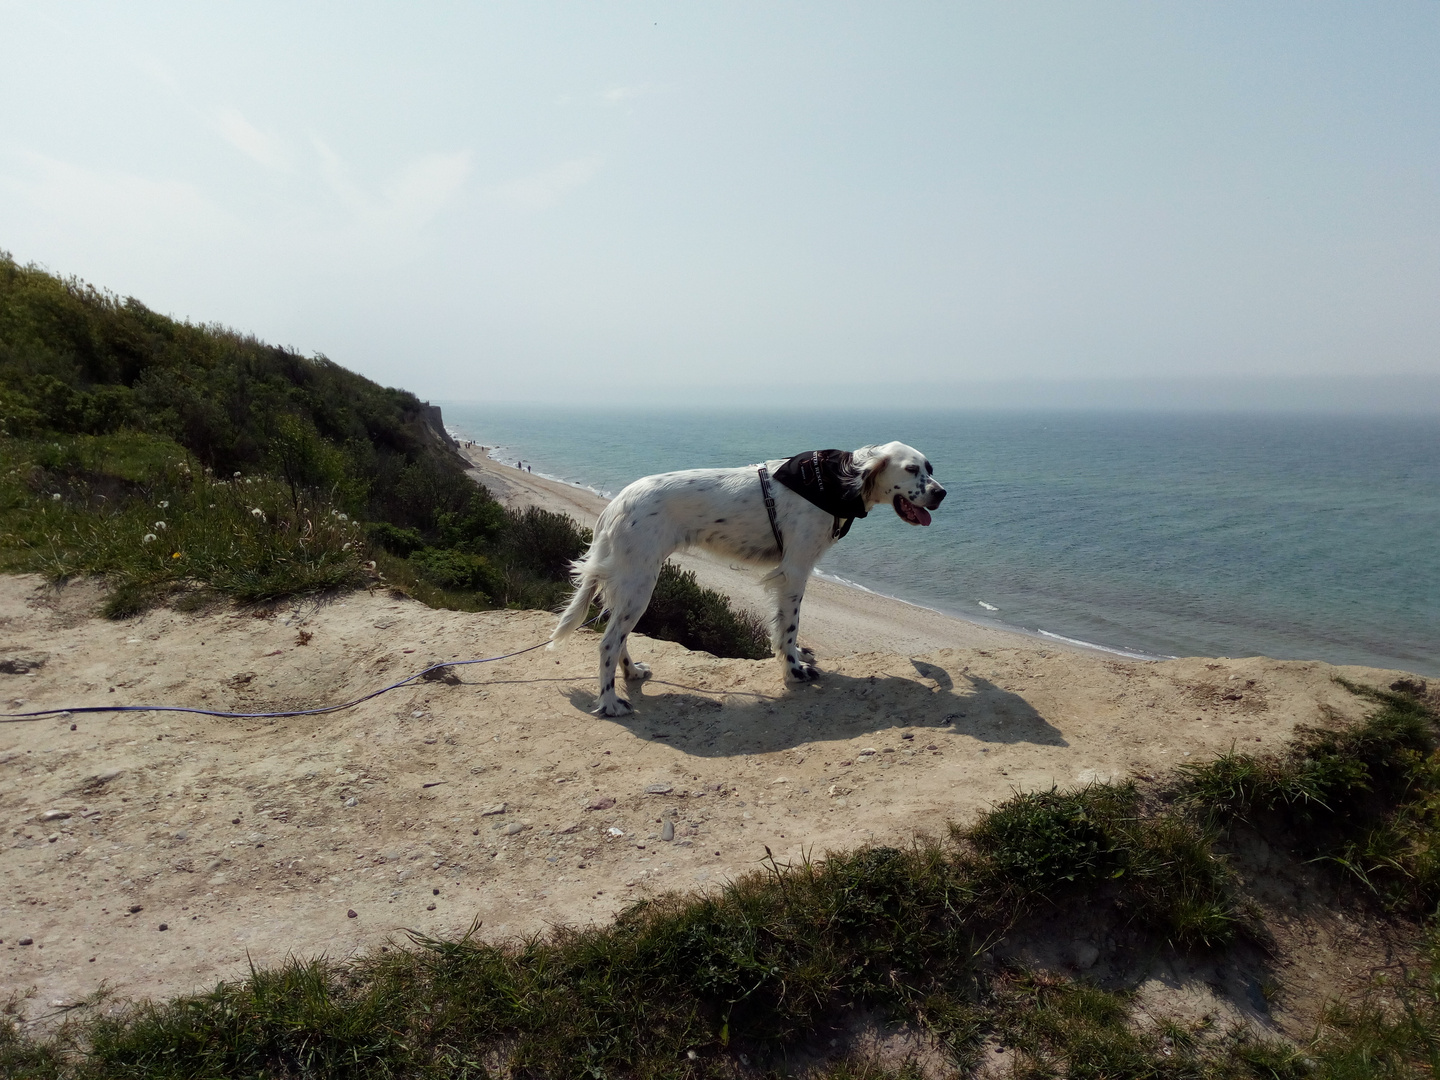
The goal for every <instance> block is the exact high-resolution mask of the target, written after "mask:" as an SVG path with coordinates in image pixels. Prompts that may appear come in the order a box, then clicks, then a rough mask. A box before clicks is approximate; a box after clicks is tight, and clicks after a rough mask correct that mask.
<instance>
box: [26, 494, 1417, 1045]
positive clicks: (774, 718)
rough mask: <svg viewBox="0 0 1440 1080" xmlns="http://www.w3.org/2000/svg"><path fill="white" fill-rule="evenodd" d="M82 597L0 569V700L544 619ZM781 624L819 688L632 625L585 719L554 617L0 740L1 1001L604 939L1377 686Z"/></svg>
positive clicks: (901, 627)
mask: <svg viewBox="0 0 1440 1080" xmlns="http://www.w3.org/2000/svg"><path fill="white" fill-rule="evenodd" d="M511 471H512V472H513V470H511ZM526 480H527V481H528V482H530V483H533V484H535V485H536V486H537V487H540V485H542V484H543V483H545V482H543V481H540V480H530V478H528V477H527V478H526ZM486 482H487V483H489V484H490V485H491V486H492V488H493V489H494V490H495V491H496V494H497V495H500V496H502V497H507V498H510V497H519V494H520V493H519V492H518V491H516V492H506V491H505V490H503V489H502V488H501V486H500V484H499V483H498V481H497V479H496V477H494V476H492V475H490V474H489V473H487V474H486ZM555 487H557V488H561V489H563V485H555ZM562 497H563V498H566V499H576V498H579V497H580V496H578V495H575V494H573V493H571V491H570V489H564V490H562V492H561V493H560V494H558V495H556V498H557V499H559V498H562ZM557 505H558V504H557ZM720 569H721V570H724V571H726V572H730V571H728V568H727V567H721V568H720ZM832 590H833V592H834V594H835V597H837V599H834V601H833V603H832V595H831V594H832ZM846 594H849V595H846ZM98 599H99V593H98V591H97V590H96V588H95V587H94V586H91V585H85V584H80V585H72V586H69V587H66V588H63V589H59V590H57V589H52V588H50V587H47V586H45V585H44V583H43V582H42V581H41V580H40V579H39V578H36V577H33V576H10V577H0V642H3V647H0V671H4V669H7V668H8V669H11V670H13V671H22V672H23V669H25V668H26V667H30V668H31V670H29V671H28V673H0V694H3V701H4V704H5V705H6V706H7V707H8V709H11V710H16V709H21V708H24V709H37V708H43V707H57V706H78V705H96V704H115V703H133V704H160V703H163V704H194V705H199V706H203V707H208V708H212V709H220V710H233V711H253V712H261V711H269V710H281V709H287V708H296V707H302V708H303V707H309V706H316V705H321V704H328V703H333V702H337V701H343V700H347V699H349V698H351V697H354V696H358V695H360V694H362V693H365V692H368V691H371V690H374V689H376V688H378V687H380V686H383V685H386V684H387V683H389V682H392V681H394V680H395V679H397V678H400V677H402V676H404V675H407V674H410V673H411V672H413V671H416V670H418V669H419V668H421V667H423V666H425V664H426V663H428V662H430V661H432V660H433V659H437V658H438V659H446V660H451V659H454V660H464V659H470V658H474V657H485V656H492V655H495V654H500V653H505V652H509V651H511V650H515V649H521V648H525V647H527V646H531V645H534V644H536V643H538V642H542V641H544V640H545V638H546V637H547V635H548V633H549V631H550V628H551V626H552V624H553V616H550V615H547V614H544V613H539V612H484V613H478V614H472V613H457V612H446V611H436V610H431V609H429V608H426V607H424V606H422V605H420V604H418V603H415V602H413V601H410V600H408V599H405V598H403V597H397V596H395V595H394V594H392V593H390V592H389V591H388V590H383V589H381V590H377V591H373V592H369V593H365V592H361V593H356V594H351V595H348V596H346V597H344V598H341V599H338V600H334V601H331V602H328V603H323V604H314V603H311V604H306V605H301V606H296V607H291V608H287V609H283V610H279V611H275V612H270V613H262V614H260V615H259V616H257V615H256V614H254V613H249V612H241V611H236V610H234V609H232V608H228V607H226V608H218V609H215V610H211V611H208V612H200V613H192V614H184V613H180V612H176V611H172V610H160V611H155V612H151V613H149V614H147V615H145V616H143V617H140V618H137V619H133V620H130V621H127V622H119V623H117V622H108V621H105V620H102V619H99V618H96V617H94V614H93V613H94V610H95V607H96V604H97V602H98ZM805 614H806V617H807V621H806V624H805V626H806V627H807V628H809V629H810V633H809V634H808V635H806V636H807V637H808V638H809V640H810V641H811V642H812V643H813V644H814V647H815V648H816V649H817V652H819V653H820V655H821V661H822V667H823V669H824V671H825V675H824V677H823V679H822V681H821V682H820V683H819V684H817V685H812V686H806V687H802V688H797V689H791V690H787V689H786V688H785V687H784V685H783V684H782V681H781V676H780V671H779V668H778V666H777V665H776V664H775V663H774V662H773V661H746V660H720V659H716V658H714V657H712V656H710V655H708V654H705V653H690V652H688V651H686V650H685V649H683V648H681V647H680V646H678V645H674V644H670V643H665V642H653V641H648V640H646V639H644V638H638V639H636V640H635V642H634V644H633V646H632V648H633V652H634V654H635V656H636V658H637V659H640V660H644V661H647V662H650V663H652V664H653V666H654V669H655V678H654V679H653V680H651V681H649V682H647V683H644V684H641V685H638V686H635V687H632V689H631V696H632V700H633V701H634V702H635V704H636V711H635V713H634V715H632V716H630V717H625V718H623V719H620V720H605V719H600V718H597V717H594V716H591V715H590V714H589V712H588V711H587V710H588V709H589V708H590V707H591V705H592V703H593V700H594V691H595V687H594V679H593V671H594V667H595V655H594V652H595V650H594V646H595V642H596V637H595V635H594V634H593V633H591V632H589V631H583V632H581V633H580V634H579V635H577V637H576V639H575V640H574V641H573V642H571V643H570V644H569V645H568V646H567V647H566V648H564V649H563V650H561V651H558V652H554V653H552V652H548V651H546V650H543V649H541V650H537V651H532V652H527V653H525V654H524V655H521V656H516V657H513V658H511V659H507V660H503V661H500V662H496V663H492V664H477V665H471V666H465V667H460V668H456V669H454V670H455V671H456V673H457V674H458V675H459V677H460V681H459V682H458V683H456V684H453V685H451V684H446V683H441V682H429V683H421V684H419V685H415V686H407V687H405V688H402V689H400V690H397V691H395V692H393V693H389V694H386V695H384V696H382V697H379V698H376V699H374V700H372V701H369V702H366V703H365V704H363V705H360V706H358V707H356V708H354V709H350V710H346V711H343V712H338V713H332V714H328V715H324V716H315V717H300V718H291V719H283V720H273V719H272V720H266V719H250V720H246V719H225V718H212V717H205V716H198V715H185V714H174V713H157V712H138V713H124V714H90V715H86V714H75V715H70V716H62V717H55V718H49V719H45V720H43V721H39V722H30V723H5V724H0V820H3V821H4V824H5V829H6V833H5V849H4V853H3V856H0V858H3V865H4V870H5V872H4V880H5V888H4V889H3V891H0V996H3V995H9V994H26V993H29V994H31V997H30V998H29V1000H28V1001H27V1002H25V1004H24V1006H23V1009H22V1011H23V1012H24V1014H25V1015H27V1016H29V1017H30V1018H32V1019H43V1018H44V1017H45V1016H46V1015H47V1014H53V1013H54V1011H55V1010H57V1009H59V1008H61V1007H62V1006H63V1005H64V1004H66V1003H72V1002H74V1001H76V1000H77V999H79V998H81V997H83V996H85V995H88V994H91V993H93V992H94V991H96V990H97V988H99V987H101V986H102V985H104V986H105V987H108V988H109V989H111V990H112V991H113V992H114V993H115V994H117V995H118V996H120V997H138V996H147V995H149V996H157V997H163V996H170V995H174V994H178V993H182V992H189V991H195V990H202V989H205V988H208V987H210V986H213V985H214V983H215V982H216V981H218V980H220V979H229V978H236V977H239V976H243V975H244V974H245V972H246V971H247V970H248V965H249V964H250V963H251V962H252V961H253V962H254V963H256V964H259V965H269V964H274V963H277V962H279V961H281V960H283V959H284V958H285V957H286V956H288V955H291V954H294V955H299V956H310V955H316V954H321V953H324V954H328V955H330V956H345V955H349V954H352V953H354V952H356V951H360V950H368V949H372V948H380V947H382V946H384V945H385V944H386V943H387V942H388V941H391V940H394V939H396V938H398V937H400V935H401V932H402V931H403V929H405V928H413V929H415V930H418V931H421V932H424V933H427V934H432V935H441V934H457V933H460V932H463V931H464V930H465V929H466V928H467V927H468V926H469V925H470V924H471V922H472V920H474V919H477V918H478V919H480V920H482V923H483V930H482V933H483V934H484V935H486V936H488V937H492V938H506V937H512V936H515V935H521V934H527V933H531V932H535V931H540V930H543V929H544V928H546V927H547V926H549V925H552V924H555V923H561V922H564V923H585V922H589V921H593V920H604V919H608V918H609V917H610V916H611V915H613V914H614V913H615V912H616V911H617V910H618V909H619V908H620V907H621V906H623V905H624V904H626V903H627V902H628V901H630V900H632V899H635V898H637V897H640V896H643V895H644V894H646V893H647V892H651V891H661V890H667V889H680V890H695V889H705V888H711V887H714V886H717V885H718V884H720V883H723V882H724V881H725V880H726V879H728V878H731V877H733V876H735V875H737V874H740V873H742V872H745V871H747V870H750V869H753V868H755V867H757V866H758V865H759V864H760V863H761V861H762V860H763V859H764V858H765V857H766V851H767V848H768V849H769V851H770V852H773V854H774V856H775V858H777V859H779V860H780V861H782V862H784V861H785V860H794V859H799V858H802V857H804V856H806V855H812V856H816V857H820V856H823V854H824V853H825V851H827V850H831V849H839V848H847V847H852V846H855V845H857V844H860V843H864V842H867V841H876V842H885V843H906V842H908V841H909V840H910V839H911V838H912V837H913V836H914V835H915V833H916V832H917V830H921V831H930V832H934V833H939V832H941V831H942V830H943V827H944V824H945V822H946V821H947V820H951V819H959V820H965V819H967V818H969V817H971V816H972V815H973V814H974V813H976V812H977V811H979V810H981V809H983V808H985V807H987V806H989V805H991V804H993V803H994V802H997V801H1000V800H1003V799H1004V798H1006V797H1007V796H1008V795H1009V794H1010V793H1011V792H1012V791H1014V790H1016V789H1022V790H1024V789H1034V788H1048V787H1049V786H1050V785H1052V784H1059V785H1062V786H1064V785H1071V784H1076V783H1083V782H1086V781H1088V780H1092V779H1105V778H1111V777H1124V776H1129V775H1140V776H1146V775H1150V774H1153V773H1157V772H1159V771H1161V770H1165V769H1168V768H1170V767H1171V766H1173V765H1175V764H1176V763H1178V762H1182V761H1186V760H1200V759H1203V758H1204V757H1206V756H1208V755H1211V754H1214V753H1216V752H1218V751H1222V750H1225V749H1228V748H1229V747H1230V746H1232V745H1234V744H1237V743H1238V744H1241V745H1244V746H1246V747H1249V748H1252V749H1266V748H1270V747H1276V746H1279V745H1280V744H1281V743H1282V742H1283V741H1284V740H1285V739H1286V738H1287V737H1288V736H1289V735H1290V734H1291V732H1292V730H1293V729H1294V727H1295V725H1296V724H1299V723H1314V722H1322V721H1324V720H1326V719H1327V717H1339V718H1356V717H1358V716H1359V715H1360V714H1361V712H1362V711H1363V706H1362V703H1361V702H1360V701H1358V700H1357V699H1356V698H1354V697H1353V696H1352V695H1350V694H1348V693H1347V692H1345V691H1344V690H1343V689H1342V688H1341V687H1339V686H1338V685H1336V684H1335V683H1334V681H1333V680H1332V676H1333V675H1335V674H1337V673H1342V672H1343V674H1345V675H1346V676H1348V677H1350V678H1352V679H1356V680H1359V681H1363V682H1368V683H1372V684H1382V685H1383V684H1388V683H1389V682H1390V681H1392V680H1393V679H1394V678H1396V677H1397V675H1398V673H1395V672H1381V671H1376V670H1371V669H1361V668H1345V669H1337V668H1334V667H1331V666H1329V665H1326V664H1321V663H1294V662H1277V661H1273V660H1267V659H1263V658H1255V659H1244V660H1207V659H1181V660H1173V661H1166V662H1163V663H1145V662H1139V661H1133V660H1125V659H1120V658H1116V657H1110V656H1106V655H1102V654H1096V653H1091V652H1086V651H1082V650H1071V649H1059V648H1052V647H1048V646H1044V645H1041V644H1040V643H1038V642H1036V641H1035V640H1033V639H1028V638H1024V637H1021V636H1019V635H1014V634H1008V633H1004V632H1000V631H996V630H992V629H989V628H985V627H979V626H974V625H971V624H967V623H962V622H959V621H957V620H952V619H946V618H944V617H942V616H936V615H932V614H930V613H926V612H923V611H921V610H920V609H916V608H912V607H910V606H908V605H904V604H899V603H898V602H894V601H888V600H885V599H884V598H882V597H874V596H872V595H869V594H865V593H862V592H858V591H856V590H848V589H843V588H840V587H838V586H829V585H828V584H827V583H824V582H818V583H817V587H816V590H815V595H814V596H812V598H811V599H810V600H808V601H807V605H806V611H805ZM6 659H9V660H11V661H23V662H12V663H9V664H6V663H4V662H3V661H4V660H6ZM22 943H23V944H22Z"/></svg>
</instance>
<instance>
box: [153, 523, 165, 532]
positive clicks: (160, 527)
mask: <svg viewBox="0 0 1440 1080" xmlns="http://www.w3.org/2000/svg"><path fill="white" fill-rule="evenodd" d="M155 528H157V529H159V530H160V531H161V532H164V531H165V522H163V521H157V522H155Z"/></svg>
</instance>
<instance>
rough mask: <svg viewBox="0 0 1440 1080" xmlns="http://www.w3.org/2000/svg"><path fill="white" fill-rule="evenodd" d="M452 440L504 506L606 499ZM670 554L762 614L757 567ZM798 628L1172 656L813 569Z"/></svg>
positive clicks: (863, 638)
mask: <svg viewBox="0 0 1440 1080" xmlns="http://www.w3.org/2000/svg"><path fill="white" fill-rule="evenodd" d="M457 441H458V443H459V447H460V449H459V452H460V454H461V456H462V457H464V458H465V460H466V461H467V462H468V463H469V468H467V469H466V473H467V475H469V476H470V477H471V479H473V480H475V481H476V482H477V483H480V484H482V485H483V486H484V487H485V488H486V489H487V490H489V491H490V493H491V494H492V495H493V496H494V497H495V498H496V499H497V500H499V501H500V502H501V503H502V504H504V505H505V506H510V507H515V506H519V507H529V506H537V507H539V508H541V509H543V510H551V511H554V512H557V513H563V514H569V515H570V516H571V517H573V518H575V519H576V520H577V521H579V522H580V523H581V524H582V525H584V526H585V527H586V528H593V527H594V524H595V520H596V519H597V518H598V517H599V515H600V512H601V511H602V510H603V509H604V508H605V506H606V505H607V504H608V503H609V501H610V500H609V499H607V498H605V497H604V496H603V495H601V494H600V493H599V492H597V491H596V490H595V489H593V488H588V487H582V486H580V485H579V484H573V483H570V482H568V481H564V480H558V479H556V478H554V477H551V476H546V475H544V474H541V473H535V472H524V471H521V470H519V469H517V468H515V466H513V465H510V464H507V463H505V462H503V461H500V460H497V459H496V458H493V457H491V456H490V452H491V450H493V449H495V447H492V446H488V445H486V444H484V443H481V442H479V441H474V442H473V445H472V441H471V440H468V439H464V440H458V439H457ZM671 558H672V559H673V560H674V561H675V562H676V563H677V564H679V565H680V567H681V568H682V569H684V570H691V571H694V573H695V576H696V578H697V579H698V580H699V582H700V583H701V584H702V585H704V586H705V587H707V588H711V589H715V590H716V591H718V592H721V593H724V594H725V595H726V596H728V597H729V598H730V599H731V601H732V602H733V603H735V604H737V605H739V606H743V607H747V608H749V609H751V610H752V611H755V612H756V613H757V614H760V615H761V616H762V617H766V616H767V615H768V609H769V603H770V601H769V598H768V595H767V594H766V593H765V590H764V588H763V586H761V584H760V577H761V574H762V573H763V571H762V570H760V569H758V568H756V567H750V566H744V565H738V564H735V563H732V562H730V561H729V560H724V559H720V558H717V557H715V556H712V555H710V554H709V553H707V552H700V551H685V552H678V553H676V554H675V555H673V556H671ZM801 636H802V637H803V638H804V639H805V641H806V643H807V645H808V646H809V647H810V648H811V649H813V650H814V651H815V653H816V655H817V656H820V657H826V656H831V657H836V656H854V655H860V654H864V653H899V654H901V655H911V656H913V655H918V654H920V653H925V652H931V651H934V650H935V649H946V648H986V647H993V648H1028V649H1047V648H1049V649H1055V650H1057V651H1062V652H1076V653H1082V654H1089V655H1093V656H1101V657H1106V658H1110V659H1115V660H1128V661H1133V662H1137V663H1154V662H1157V661H1161V660H1166V659H1173V657H1162V656H1148V655H1144V654H1140V653H1137V652H1133V651H1126V650H1121V649H1112V648H1108V647H1106V646H1103V645H1095V644H1093V643H1090V642H1084V641H1079V640H1077V639H1073V638H1065V637H1061V636H1060V635H1054V634H1046V633H1044V632H1042V631H1030V630H1025V629H1023V628H1021V627H1011V626H1005V625H1003V624H995V623H990V622H987V621H982V620H980V619H971V618H967V617H965V616H963V615H956V614H952V613H950V612H946V611H942V610H940V609H938V608H934V607H929V606H926V605H924V604H918V603H915V602H913V601H910V600H905V599H902V598H900V597H898V596H890V595H888V594H886V593H882V592H877V591H876V590H873V589H870V588H868V587H866V586H864V585H860V584H857V583H854V582H849V581H845V580H843V579H839V578H836V577H835V576H833V575H828V574H822V573H818V572H817V573H815V574H814V575H813V576H812V577H811V579H810V584H809V585H808V586H807V587H806V590H805V604H804V607H803V609H802V615H801Z"/></svg>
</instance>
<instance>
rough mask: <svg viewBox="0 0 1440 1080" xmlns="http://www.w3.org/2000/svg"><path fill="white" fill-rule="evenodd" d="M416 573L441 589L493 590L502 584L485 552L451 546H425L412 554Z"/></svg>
mask: <svg viewBox="0 0 1440 1080" xmlns="http://www.w3.org/2000/svg"><path fill="white" fill-rule="evenodd" d="M410 561H411V562H412V563H414V564H415V569H416V573H417V574H419V575H420V577H422V578H424V579H425V580H426V581H428V582H430V583H431V584H432V585H438V586H440V588H442V589H450V590H457V589H467V590H469V591H471V592H477V593H485V594H487V595H488V594H490V593H493V592H495V591H496V590H497V589H498V588H499V587H500V586H499V577H498V575H497V573H496V571H495V568H494V567H492V566H491V565H490V563H489V561H488V560H487V559H486V558H485V557H484V556H483V555H470V554H468V553H466V552H463V551H455V550H454V549H452V548H425V549H424V550H423V551H417V552H415V554H413V555H411V556H410Z"/></svg>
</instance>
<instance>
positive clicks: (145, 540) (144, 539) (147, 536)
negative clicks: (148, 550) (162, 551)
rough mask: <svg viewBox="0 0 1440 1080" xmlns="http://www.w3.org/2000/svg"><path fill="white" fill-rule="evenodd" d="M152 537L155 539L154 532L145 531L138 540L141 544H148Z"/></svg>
mask: <svg viewBox="0 0 1440 1080" xmlns="http://www.w3.org/2000/svg"><path fill="white" fill-rule="evenodd" d="M154 539H155V534H154V533H146V534H145V535H144V536H142V537H141V538H140V542H141V543H142V544H148V543H150V542H151V541H152V540H154Z"/></svg>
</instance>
